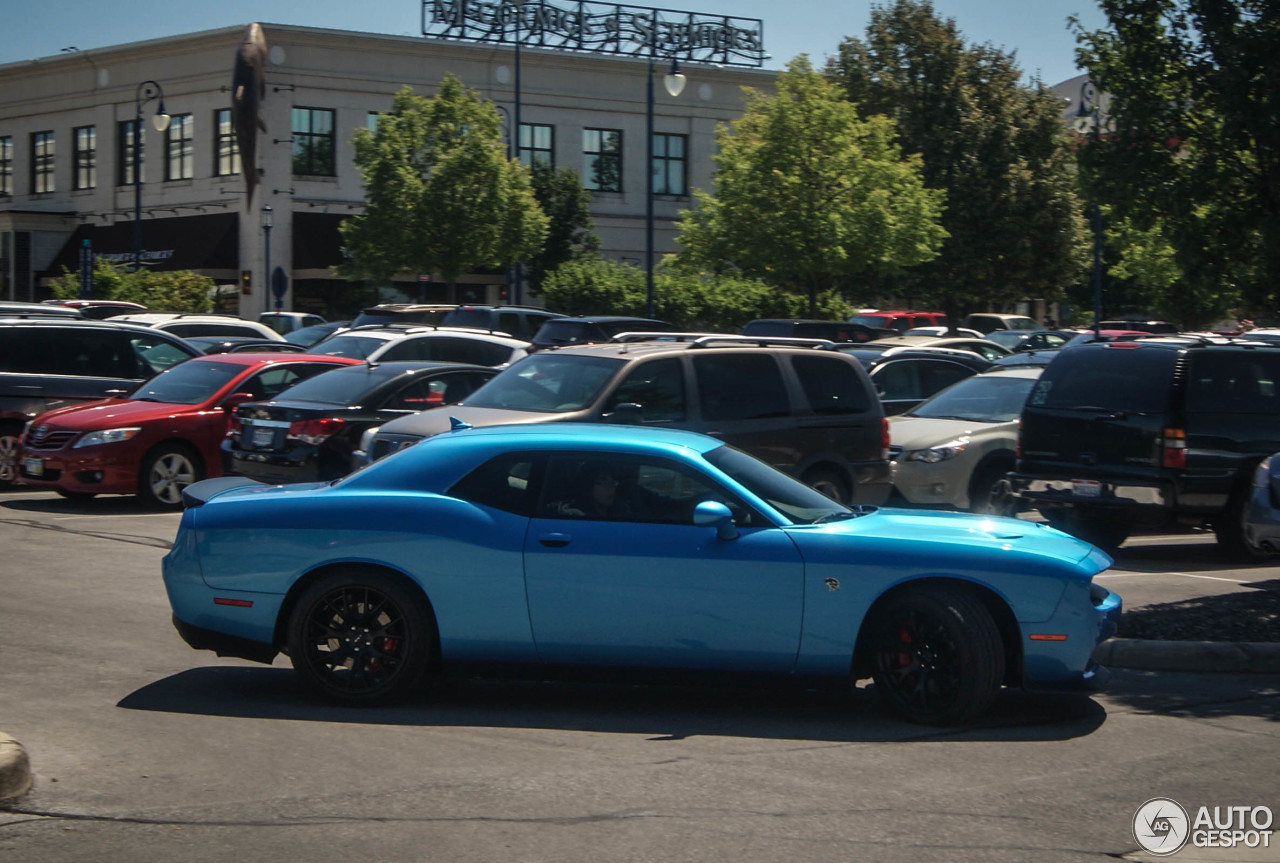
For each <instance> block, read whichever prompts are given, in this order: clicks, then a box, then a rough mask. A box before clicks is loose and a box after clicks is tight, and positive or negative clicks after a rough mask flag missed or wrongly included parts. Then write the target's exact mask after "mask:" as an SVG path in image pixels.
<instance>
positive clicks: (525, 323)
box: [440, 303, 564, 342]
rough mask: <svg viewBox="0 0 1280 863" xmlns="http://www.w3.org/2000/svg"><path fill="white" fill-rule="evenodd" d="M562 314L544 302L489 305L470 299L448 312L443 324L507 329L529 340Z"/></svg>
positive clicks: (503, 331) (482, 328)
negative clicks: (540, 304)
mask: <svg viewBox="0 0 1280 863" xmlns="http://www.w3.org/2000/svg"><path fill="white" fill-rule="evenodd" d="M562 317H564V315H562V314H560V313H558V312H552V311H549V310H547V309H544V308H542V307H540V306H486V305H477V304H475V303H470V304H467V305H462V306H457V307H455V308H452V309H450V310H449V311H447V312H445V313H444V317H442V318H441V319H440V325H441V326H445V327H469V328H472V329H481V330H489V331H490V332H495V333H506V334H507V335H509V336H512V337H513V338H517V339H522V340H523V341H526V342H528V341H532V340H533V337H534V335H535V334H536V333H537V332H538V330H539V329H540V328H541V327H542V325H543V324H545V323H546V322H547V321H550V320H553V319H555V318H562Z"/></svg>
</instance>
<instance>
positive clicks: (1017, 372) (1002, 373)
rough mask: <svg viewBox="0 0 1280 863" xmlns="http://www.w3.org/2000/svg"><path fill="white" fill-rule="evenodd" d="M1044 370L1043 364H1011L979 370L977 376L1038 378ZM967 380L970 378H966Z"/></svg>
mask: <svg viewBox="0 0 1280 863" xmlns="http://www.w3.org/2000/svg"><path fill="white" fill-rule="evenodd" d="M1043 371H1044V366H1043V365H1034V366H1033V365H1026V366H1010V367H1009V368H1000V367H999V366H996V367H995V368H992V369H990V370H988V371H985V372H978V374H976V375H974V377H975V378H1038V377H1040V374H1041V372H1043ZM966 380H970V379H969V378H966Z"/></svg>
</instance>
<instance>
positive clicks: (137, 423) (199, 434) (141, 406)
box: [18, 353, 356, 509]
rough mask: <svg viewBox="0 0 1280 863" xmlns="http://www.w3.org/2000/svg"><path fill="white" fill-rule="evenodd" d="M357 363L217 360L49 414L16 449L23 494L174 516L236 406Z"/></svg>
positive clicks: (217, 467)
mask: <svg viewBox="0 0 1280 863" xmlns="http://www.w3.org/2000/svg"><path fill="white" fill-rule="evenodd" d="M355 362H356V361H355V360H348V359H345V358H341V357H318V356H311V355H309V354H280V353H272V354H214V355H212V356H204V357H199V358H196V359H191V360H187V361H186V362H184V363H180V364H179V365H176V366H174V367H173V368H171V369H168V370H167V371H164V372H161V373H160V374H158V375H156V376H155V377H154V378H152V379H151V380H149V381H147V382H146V383H144V384H142V385H141V386H139V387H138V388H137V389H135V390H134V391H133V392H131V393H129V394H128V395H127V396H123V397H118V398H108V399H104V400H102V401H96V402H91V403H88V404H81V405H71V406H68V407H64V408H55V409H54V410H51V411H47V412H45V413H42V414H40V415H39V416H38V417H36V418H35V419H34V420H32V421H31V423H30V424H29V425H28V426H27V429H26V431H25V432H24V433H23V435H22V440H21V442H20V447H19V452H18V458H19V462H18V464H19V467H20V474H19V478H20V480H21V482H22V483H23V484H24V485H29V486H33V487H35V488H46V489H50V490H53V491H56V492H57V493H58V494H60V495H62V496H63V497H67V498H77V499H83V498H91V497H93V496H94V495H98V494H131V495H137V496H138V499H139V501H141V502H142V503H143V505H145V506H149V507H153V508H157V509H177V508H178V507H180V506H181V504H182V489H183V488H185V487H186V486H188V485H190V484H191V483H193V482H195V481H197V480H200V479H204V478H205V477H214V476H219V475H221V474H222V451H221V445H222V439H223V438H224V437H225V436H226V433H227V425H228V419H229V412H230V411H231V410H233V409H234V408H235V406H236V405H238V404H241V403H243V402H246V401H253V400H256V399H264V398H271V397H272V396H274V395H275V394H277V393H279V392H281V391H282V390H284V389H285V388H287V387H289V386H291V385H293V384H294V383H296V382H298V381H300V380H302V379H303V378H307V377H310V376H311V375H315V374H319V373H320V372H323V371H328V370H329V369H332V368H335V367H337V366H340V365H351V364H353V363H355Z"/></svg>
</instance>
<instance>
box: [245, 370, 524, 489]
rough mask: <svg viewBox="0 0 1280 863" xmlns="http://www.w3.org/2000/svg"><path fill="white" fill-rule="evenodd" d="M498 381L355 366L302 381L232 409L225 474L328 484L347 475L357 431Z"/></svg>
mask: <svg viewBox="0 0 1280 863" xmlns="http://www.w3.org/2000/svg"><path fill="white" fill-rule="evenodd" d="M497 373H498V370H497V369H493V368H489V367H487V366H475V365H468V364H465V363H436V362H425V361H421V360H418V361H412V362H391V363H375V364H373V365H370V364H367V363H361V364H359V365H355V366H346V367H344V368H338V369H334V370H333V371H331V372H328V373H327V374H323V375H315V376H313V377H310V378H307V379H306V380H303V381H301V382H299V383H297V384H295V385H294V386H292V387H290V388H289V389H287V390H285V391H283V392H281V393H280V394H278V395H277V396H276V397H275V398H273V399H271V400H270V401H264V402H246V403H245V404H242V405H240V406H239V407H237V408H236V409H235V419H234V420H233V421H232V434H230V435H228V436H227V438H226V440H224V441H223V444H222V450H223V452H224V453H226V454H227V455H228V457H229V465H230V468H231V471H232V473H237V474H241V475H243V476H249V477H253V478H254V479H258V480H262V481H263V482H271V483H279V482H310V481H314V480H333V479H337V478H338V477H340V476H342V475H344V474H346V473H347V472H348V471H350V470H351V457H352V454H353V453H354V452H355V450H356V448H357V446H358V445H359V443H360V435H361V434H362V433H363V432H364V431H365V429H367V428H370V427H372V426H375V425H379V424H381V423H384V422H389V421H390V420H393V419H396V418H398V417H402V416H408V415H409V414H412V413H416V412H418V411H421V410H426V409H427V408H432V407H437V406H439V405H451V404H455V403H457V402H459V401H462V400H463V399H464V398H466V397H467V396H469V395H471V393H473V392H475V391H476V390H477V389H478V388H479V387H480V386H482V385H483V384H484V383H485V382H486V381H488V380H489V379H490V378H492V377H493V376H494V375H496V374H497Z"/></svg>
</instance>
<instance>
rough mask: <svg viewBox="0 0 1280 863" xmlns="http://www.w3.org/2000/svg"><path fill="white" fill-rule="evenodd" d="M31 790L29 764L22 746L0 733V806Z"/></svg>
mask: <svg viewBox="0 0 1280 863" xmlns="http://www.w3.org/2000/svg"><path fill="white" fill-rule="evenodd" d="M29 790H31V762H30V761H29V760H28V759H27V750H25V749H23V748H22V744H21V743H19V742H18V741H16V740H14V739H13V738H12V737H10V736H9V735H7V734H5V733H4V732H3V731H0V804H2V803H6V802H8V801H10V800H14V799H16V798H18V797H21V796H22V795H23V794H26V793H27V792H28V791H29Z"/></svg>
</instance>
